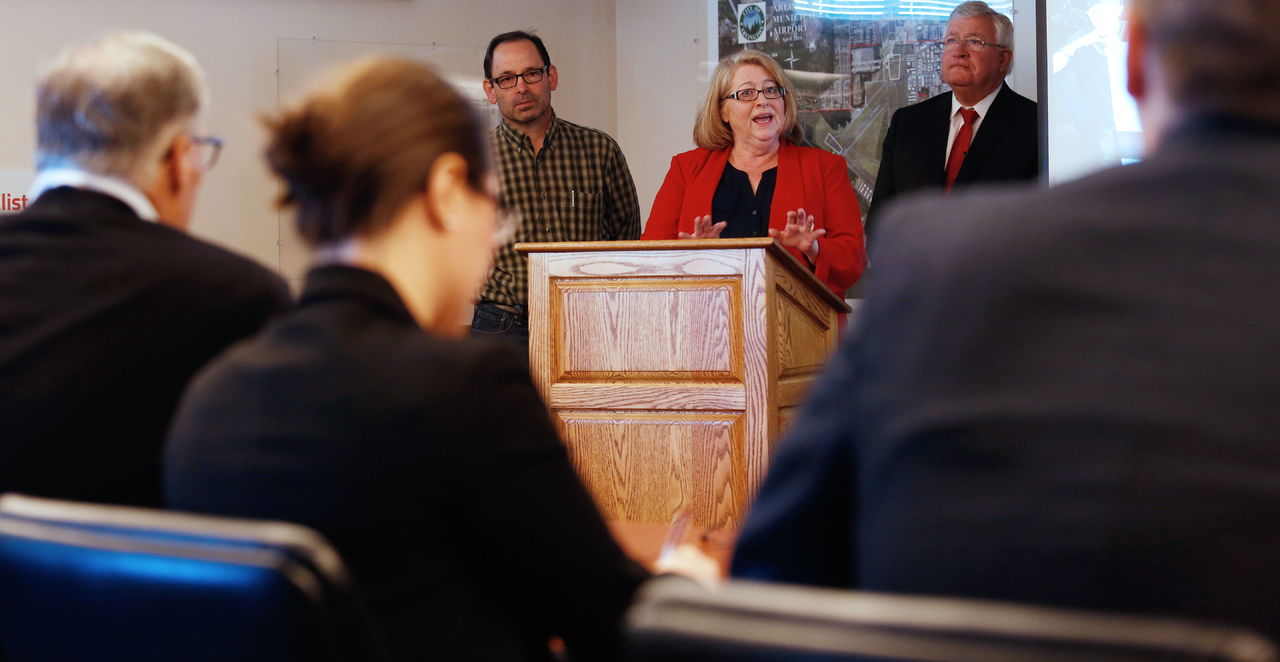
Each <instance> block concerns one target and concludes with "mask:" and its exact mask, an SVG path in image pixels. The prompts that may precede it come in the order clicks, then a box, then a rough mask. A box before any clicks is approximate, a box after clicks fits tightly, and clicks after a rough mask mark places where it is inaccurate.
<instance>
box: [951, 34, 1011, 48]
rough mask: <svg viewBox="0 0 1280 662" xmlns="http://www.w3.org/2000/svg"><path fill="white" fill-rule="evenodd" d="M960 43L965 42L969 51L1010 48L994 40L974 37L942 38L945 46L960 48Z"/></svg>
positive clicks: (965, 46)
mask: <svg viewBox="0 0 1280 662" xmlns="http://www.w3.org/2000/svg"><path fill="white" fill-rule="evenodd" d="M960 44H964V48H965V50H968V51H985V50H987V49H988V48H991V47H995V48H1008V46H1005V45H1004V44H997V43H996V42H994V41H983V40H981V39H976V38H974V37H964V38H960V37H947V38H946V39H943V40H942V47H943V48H959V47H960Z"/></svg>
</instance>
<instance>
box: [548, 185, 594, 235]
mask: <svg viewBox="0 0 1280 662" xmlns="http://www.w3.org/2000/svg"><path fill="white" fill-rule="evenodd" d="M556 206H557V209H558V211H559V216H560V219H561V221H562V223H561V228H560V231H561V232H563V233H564V237H563V240H564V241H597V240H600V239H604V238H605V237H604V219H603V214H604V194H603V193H602V192H601V190H600V187H599V186H598V185H595V186H593V185H590V184H588V185H585V186H582V185H579V186H568V187H565V188H563V189H561V190H560V192H559V196H558V198H557V200H556Z"/></svg>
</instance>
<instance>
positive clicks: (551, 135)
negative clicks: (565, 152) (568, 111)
mask: <svg viewBox="0 0 1280 662" xmlns="http://www.w3.org/2000/svg"><path fill="white" fill-rule="evenodd" d="M555 113H556V111H555V110H552V111H551V124H550V125H549V126H548V127H547V137H546V138H543V140H542V148H543V149H546V148H548V147H551V146H552V145H554V144H555V142H556V136H558V135H560V118H558V117H556V114H555ZM498 130H499V131H501V132H502V135H503V136H505V137H506V139H507V140H510V141H511V142H512V143H514V144H515V145H516V146H517V147H522V148H523V147H526V146H527V147H528V149H529V151H530V152H532V151H533V141H532V140H530V139H529V136H527V135H525V133H524V132H523V131H521V130H519V129H513V128H511V126H510V125H509V124H507V120H505V119H503V120H502V121H501V122H498Z"/></svg>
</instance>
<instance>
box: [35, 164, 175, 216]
mask: <svg viewBox="0 0 1280 662" xmlns="http://www.w3.org/2000/svg"><path fill="white" fill-rule="evenodd" d="M60 186H70V187H71V188H78V189H84V190H86V191H94V192H97V193H102V194H104V195H109V196H111V197H113V198H115V199H117V200H119V201H120V202H123V203H124V204H126V205H128V206H129V208H130V209H132V210H133V213H135V214H137V215H138V217H139V218H141V219H143V220H146V221H152V222H155V221H159V220H160V214H159V212H157V211H156V208H155V205H153V204H151V200H149V199H147V196H146V194H144V193H143V192H142V191H141V190H139V189H138V187H137V186H135V185H134V184H133V182H130V181H128V180H126V179H122V178H120V177H108V176H107V175H98V174H94V173H92V172H85V171H84V170H79V169H77V168H48V169H46V170H41V171H40V172H39V173H38V174H37V175H36V180H35V181H34V182H32V183H31V191H29V192H28V193H27V195H28V196H29V197H30V198H31V199H32V200H35V199H36V198H38V197H40V194H41V193H44V192H45V191H48V190H50V189H55V188H58V187H60Z"/></svg>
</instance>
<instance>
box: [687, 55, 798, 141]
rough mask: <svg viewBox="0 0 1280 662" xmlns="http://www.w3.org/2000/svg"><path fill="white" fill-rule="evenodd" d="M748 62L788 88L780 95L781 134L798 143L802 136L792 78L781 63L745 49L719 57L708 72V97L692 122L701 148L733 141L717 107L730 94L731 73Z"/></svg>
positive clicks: (695, 136)
mask: <svg viewBox="0 0 1280 662" xmlns="http://www.w3.org/2000/svg"><path fill="white" fill-rule="evenodd" d="M748 64H754V65H757V66H759V67H760V68H762V69H764V70H765V72H766V73H768V74H769V78H772V79H773V80H774V82H775V83H777V84H778V85H781V86H782V87H784V88H786V89H787V94H786V95H785V96H783V97H782V109H783V110H782V137H783V138H785V139H786V140H788V141H790V142H792V143H797V144H798V143H799V142H800V141H801V140H802V139H803V138H804V130H803V129H801V128H800V122H799V121H798V120H797V119H796V101H795V96H794V94H795V93H794V90H792V89H791V82H790V81H788V80H787V77H786V76H785V75H784V74H783V73H782V67H780V66H778V63H777V62H775V61H774V59H773V58H771V57H769V56H768V55H765V54H764V53H761V52H760V51H752V50H744V51H738V52H737V53H733V54H732V55H726V56H725V57H723V58H721V59H720V62H719V63H718V64H716V69H715V71H713V72H711V81H710V83H709V84H708V85H707V98H706V99H704V100H703V101H702V108H701V109H700V110H699V111H698V117H697V119H696V120H695V121H694V123H693V144H695V145H697V146H698V147H701V148H703V149H724V148H726V147H729V146H731V145H733V131H732V130H731V129H730V128H729V124H728V123H727V122H725V121H724V120H722V119H720V108H721V105H722V104H723V103H724V102H725V96H726V95H728V94H729V86H730V84H731V83H732V82H733V75H734V74H735V73H737V72H738V69H739V68H741V67H744V66H746V65H748Z"/></svg>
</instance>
